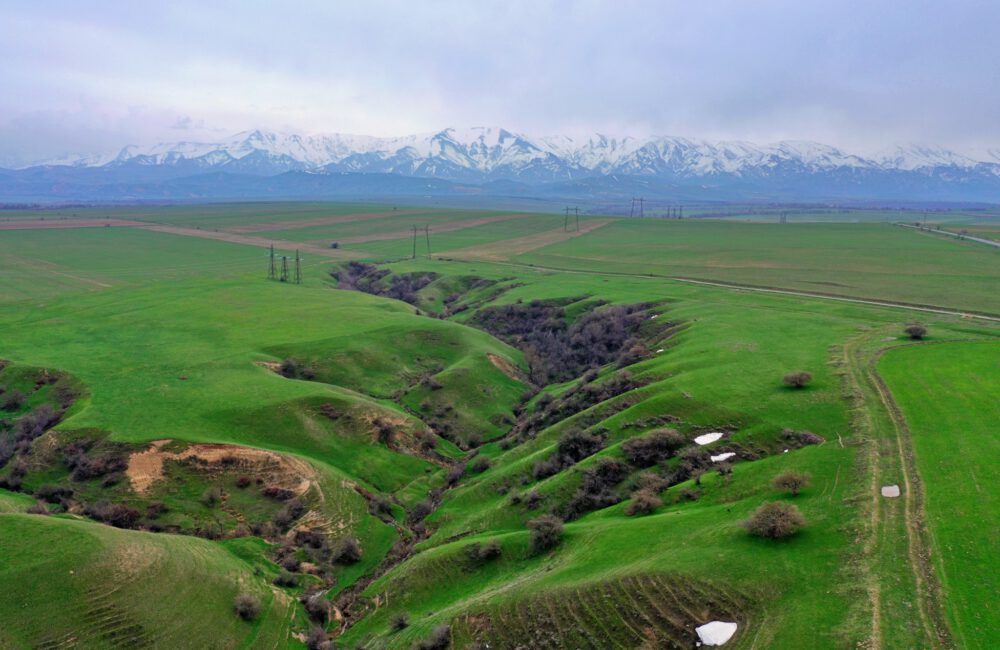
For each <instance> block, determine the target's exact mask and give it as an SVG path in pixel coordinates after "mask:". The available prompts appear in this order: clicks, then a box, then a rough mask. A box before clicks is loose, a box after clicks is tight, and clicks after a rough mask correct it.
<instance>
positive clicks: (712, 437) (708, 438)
mask: <svg viewBox="0 0 1000 650" xmlns="http://www.w3.org/2000/svg"><path fill="white" fill-rule="evenodd" d="M722 435H723V434H722V432H721V431H713V432H711V433H703V434H701V435H700V436H698V437H697V438H695V439H694V441H695V442H696V443H697V444H699V445H710V444H712V443H713V442H715V441H716V440H718V439H719V438H721V437H722Z"/></svg>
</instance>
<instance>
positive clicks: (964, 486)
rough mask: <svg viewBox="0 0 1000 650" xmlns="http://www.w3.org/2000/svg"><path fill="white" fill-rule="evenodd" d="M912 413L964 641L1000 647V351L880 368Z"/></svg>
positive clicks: (907, 354)
mask: <svg viewBox="0 0 1000 650" xmlns="http://www.w3.org/2000/svg"><path fill="white" fill-rule="evenodd" d="M879 371H880V372H881V373H882V375H883V377H884V378H885V380H886V382H887V383H888V385H889V387H890V389H891V390H892V393H893V396H894V397H895V399H896V401H897V402H898V403H899V407H900V408H901V409H902V411H903V415H904V417H905V418H906V423H907V425H908V427H909V429H910V433H911V436H912V440H913V446H914V449H915V452H916V460H917V467H918V468H919V470H920V477H921V481H922V482H923V485H924V490H925V492H926V506H925V507H926V510H927V521H928V524H929V527H930V532H931V538H932V539H933V543H934V546H935V551H936V553H935V564H936V567H937V570H938V576H939V578H940V581H941V584H942V588H943V590H944V593H945V595H946V596H945V606H946V610H947V612H948V615H949V619H950V623H951V626H952V631H953V633H954V635H955V640H956V641H957V642H958V644H959V646H960V647H963V648H990V647H993V646H994V645H995V643H996V641H997V636H996V631H997V629H998V628H1000V607H998V605H997V602H996V599H995V598H994V596H995V594H996V593H997V591H998V589H1000V579H998V577H997V573H996V572H995V571H992V570H990V569H989V567H990V566H991V565H992V563H993V562H994V561H995V559H996V558H997V557H998V556H1000V524H998V523H997V512H998V510H1000V487H998V485H997V481H996V480H995V471H994V463H993V459H994V458H996V456H997V454H998V453H1000V437H998V436H997V430H996V427H997V424H998V423H1000V401H998V399H997V396H998V395H1000V345H998V344H997V343H996V342H989V343H945V344H941V345H918V346H910V347H906V348H902V349H898V350H894V351H892V352H890V353H888V354H886V355H885V357H884V358H883V359H882V361H881V363H880V364H879Z"/></svg>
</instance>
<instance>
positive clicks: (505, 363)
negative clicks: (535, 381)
mask: <svg viewBox="0 0 1000 650" xmlns="http://www.w3.org/2000/svg"><path fill="white" fill-rule="evenodd" d="M486 356H487V358H489V360H490V363H492V364H493V365H494V366H496V368H497V369H498V370H499V371H500V372H502V373H503V374H505V375H507V376H508V377H510V378H511V379H513V380H514V381H519V382H521V383H522V384H528V383H531V382H530V380H529V379H528V377H527V376H526V375H525V374H524V373H523V372H521V369H520V368H518V367H517V366H516V365H514V363H513V362H512V361H510V360H509V359H505V358H503V357H501V356H500V355H499V354H493V353H492V352H487V353H486Z"/></svg>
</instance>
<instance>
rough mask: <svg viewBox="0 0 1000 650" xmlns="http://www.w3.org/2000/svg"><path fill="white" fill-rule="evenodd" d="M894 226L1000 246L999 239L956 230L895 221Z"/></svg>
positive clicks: (995, 246)
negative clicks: (964, 233) (974, 235)
mask: <svg viewBox="0 0 1000 650" xmlns="http://www.w3.org/2000/svg"><path fill="white" fill-rule="evenodd" d="M892 225H894V226H899V227H900V228H909V229H911V230H917V231H919V232H922V233H924V234H927V235H942V236H944V237H950V238H951V239H955V240H957V241H974V242H977V243H980V244H986V245H987V246H993V247H994V248H1000V241H993V240H990V239H983V238H982V237H973V236H972V235H963V234H960V233H957V232H950V231H948V230H940V229H938V230H935V229H933V228H925V227H922V226H914V225H911V224H908V223H899V222H896V223H894V224H892Z"/></svg>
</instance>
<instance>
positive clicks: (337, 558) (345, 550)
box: [330, 537, 361, 564]
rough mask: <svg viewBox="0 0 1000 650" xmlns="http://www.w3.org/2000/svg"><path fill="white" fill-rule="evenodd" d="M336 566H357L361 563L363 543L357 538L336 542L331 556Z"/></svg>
mask: <svg viewBox="0 0 1000 650" xmlns="http://www.w3.org/2000/svg"><path fill="white" fill-rule="evenodd" d="M330 561H331V562H333V563H335V564H355V563H356V562H360V561H361V542H359V541H358V538H357V537H341V538H340V539H338V540H337V541H336V543H335V544H334V546H333V549H332V551H331V555H330Z"/></svg>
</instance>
